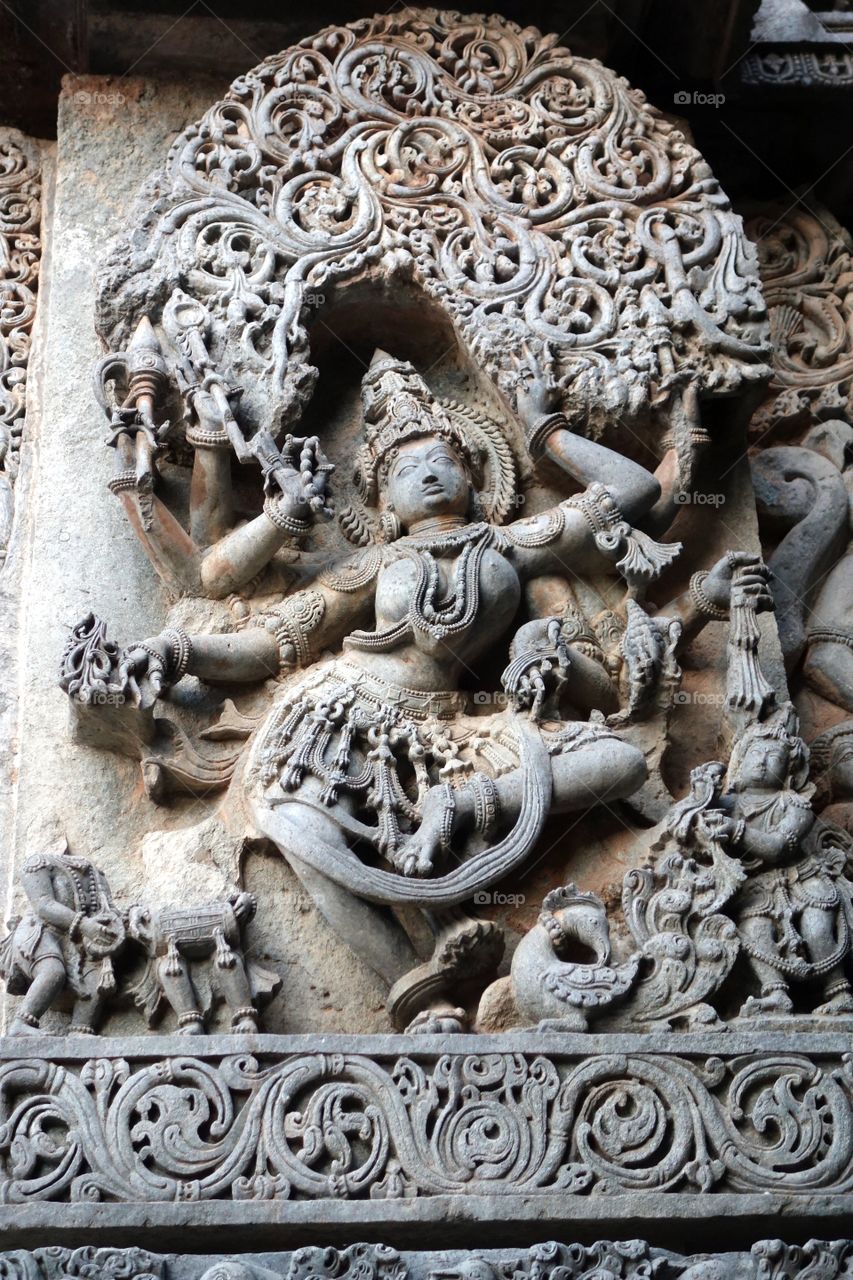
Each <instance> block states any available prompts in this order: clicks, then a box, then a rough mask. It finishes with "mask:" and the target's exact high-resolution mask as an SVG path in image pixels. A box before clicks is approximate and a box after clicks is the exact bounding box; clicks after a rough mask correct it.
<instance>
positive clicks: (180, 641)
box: [163, 627, 193, 684]
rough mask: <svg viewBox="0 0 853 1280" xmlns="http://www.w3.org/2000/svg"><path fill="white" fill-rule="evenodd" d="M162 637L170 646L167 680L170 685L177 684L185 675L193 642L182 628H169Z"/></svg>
mask: <svg viewBox="0 0 853 1280" xmlns="http://www.w3.org/2000/svg"><path fill="white" fill-rule="evenodd" d="M163 635H164V636H165V637H166V638H168V640H169V643H170V644H171V646H172V661H171V664H170V671H169V679H170V682H171V683H172V684H177V683H178V681H179V680H182V679H183V678H184V676H185V675H186V674H187V668H188V667H189V665H190V659H191V658H192V653H193V642H192V640H191V639H190V638H189V636H188V635H187V633H186V631H184V629H183V627H169V629H168V630H167V631H164V632H163Z"/></svg>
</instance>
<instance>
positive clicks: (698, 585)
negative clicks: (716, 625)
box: [690, 569, 729, 622]
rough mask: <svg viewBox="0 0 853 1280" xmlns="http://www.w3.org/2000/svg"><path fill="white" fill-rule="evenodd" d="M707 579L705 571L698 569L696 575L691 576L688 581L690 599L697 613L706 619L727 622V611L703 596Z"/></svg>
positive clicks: (706, 571)
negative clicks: (703, 615) (702, 614)
mask: <svg viewBox="0 0 853 1280" xmlns="http://www.w3.org/2000/svg"><path fill="white" fill-rule="evenodd" d="M707 577H708V570H707V569H700V571H699V572H698V573H694V574H693V577H692V578H691V579H690V598H691V600H692V601H693V603H694V604H695V605H696V608H697V609H698V610H699V612H700V613H704V614H705V616H706V617H707V618H714V619H715V620H716V621H717V622H728V620H729V611H728V609H721V608H720V606H719V605H716V604H714V602H713V600H709V599H708V597H707V596H706V595H705V592H704V589H703V588H704V585H705V579H706V578H707Z"/></svg>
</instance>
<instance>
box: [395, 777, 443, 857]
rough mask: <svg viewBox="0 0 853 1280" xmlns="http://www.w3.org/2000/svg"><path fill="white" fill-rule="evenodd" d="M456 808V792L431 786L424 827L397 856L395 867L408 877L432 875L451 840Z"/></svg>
mask: <svg viewBox="0 0 853 1280" xmlns="http://www.w3.org/2000/svg"><path fill="white" fill-rule="evenodd" d="M454 809H455V803H454V799H453V796H452V793H449V792H448V789H447V788H446V787H444V786H439V787H430V789H429V791H428V792H427V793H426V795H425V796H424V803H423V811H422V814H421V822H420V826H419V827H418V829H417V831H415V832H414V833H413V834H412V835H411V836H409V838H408V840H407V841H406V843H405V844H404V845H403V847H402V848H401V849H400V850H399V851H398V853H397V854H396V855H395V857H394V866H395V867H396V868H397V870H398V871H402V873H403V875H404V876H428V875H431V874H432V872H433V870H434V868H435V863H436V859H437V858H438V855H439V853H440V852H441V847H442V844H443V843H444V842H445V841H446V840H447V839H448V837H449V826H450V824H451V823H452V821H453V813H454Z"/></svg>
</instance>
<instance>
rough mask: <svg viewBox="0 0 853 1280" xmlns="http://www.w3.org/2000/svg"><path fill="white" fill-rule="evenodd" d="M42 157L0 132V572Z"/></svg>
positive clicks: (34, 265) (31, 301)
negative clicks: (1, 303) (0, 303)
mask: <svg viewBox="0 0 853 1280" xmlns="http://www.w3.org/2000/svg"><path fill="white" fill-rule="evenodd" d="M40 222H41V158H40V156H39V152H38V148H37V147H36V145H35V144H34V143H33V142H32V140H31V139H29V138H25V137H24V136H23V134H21V133H19V132H18V131H17V129H5V128H3V129H0V292H2V296H3V312H2V320H0V568H2V565H3V562H4V561H5V559H6V548H7V545H8V542H9V536H10V533H11V530H12V516H13V493H12V491H13V489H14V485H15V479H16V477H17V474H18V466H19V454H20V445H21V435H22V432H23V427H24V415H25V412H26V387H27V362H28V360H29V353H30V337H31V333H32V327H33V322H34V320H35V313H36V291H37V287H38V272H39V262H40V258H41V240H40Z"/></svg>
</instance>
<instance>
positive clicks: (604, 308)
mask: <svg viewBox="0 0 853 1280" xmlns="http://www.w3.org/2000/svg"><path fill="white" fill-rule="evenodd" d="M138 222H139V226H138V227H137V228H136V229H134V230H133V231H132V232H131V233H130V234H129V236H128V237H127V238H126V239H123V240H122V241H121V242H119V243H118V244H117V245H116V247H115V249H114V250H113V252H112V253H111V255H110V257H109V258H108V260H107V262H106V264H105V269H104V271H103V272H102V274H101V288H100V304H99V328H100V332H101V334H102V337H103V338H104V340H105V341H106V342H107V343H108V344H109V345H110V347H111V348H112V349H113V350H118V349H120V348H121V347H122V346H123V344H125V343H126V342H127V340H128V339H129V337H130V336H131V334H132V332H133V328H134V326H135V324H136V323H137V322H138V321H139V320H140V318H141V317H142V316H143V315H144V314H148V315H150V316H151V318H152V319H153V320H155V321H156V320H157V318H158V315H157V313H158V310H159V309H161V308H162V306H163V305H164V304H165V302H166V300H167V299H168V297H169V296H170V294H171V293H172V291H173V289H174V288H175V287H176V286H177V285H180V286H181V287H182V288H184V287H187V285H186V284H185V282H187V281H189V282H190V287H191V288H192V291H193V293H194V295H195V297H196V298H197V299H198V300H199V301H200V302H201V303H202V304H203V307H204V309H205V311H206V313H207V314H208V315H209V317H210V318H211V319H212V320H213V321H214V323H213V325H212V328H211V341H212V342H213V343H214V347H215V350H212V351H211V356H212V358H213V360H214V362H215V364H216V366H217V367H218V368H220V369H221V370H222V371H223V374H224V375H225V376H226V377H227V379H228V380H229V381H230V383H232V384H233V387H235V388H240V389H241V391H242V399H241V402H240V405H241V414H242V416H243V418H244V421H245V424H246V426H247V427H251V426H254V427H255V428H257V429H262V428H264V427H267V428H270V427H272V426H274V425H277V423H278V420H279V418H280V415H281V414H282V412H283V413H284V414H285V416H293V415H296V414H298V412H299V411H300V409H301V407H302V406H303V405H304V404H305V403H306V401H307V399H308V397H309V396H310V393H311V388H312V385H313V381H314V377H315V373H316V371H315V370H314V368H313V367H312V365H311V357H310V351H309V343H308V334H307V326H308V324H309V322H310V319H311V317H312V315H313V314H315V313H316V312H317V310H318V309H319V308H321V307H322V306H323V305H324V304H325V303H327V302H328V301H329V300H330V297H331V295H332V293H333V292H334V291H335V290H336V289H338V288H339V287H340V286H341V285H345V284H346V283H348V282H350V281H355V280H362V279H364V278H366V277H368V276H371V275H372V276H375V277H378V278H379V279H381V280H383V281H384V282H386V283H387V282H388V281H393V282H394V283H395V284H396V285H398V286H400V287H405V286H406V285H407V284H408V283H411V284H412V285H413V286H414V287H415V288H416V289H417V290H418V291H422V292H424V293H426V294H427V295H428V296H429V297H430V298H432V299H433V300H434V301H435V303H436V305H437V306H438V308H440V309H441V310H443V311H444V313H445V314H446V315H447V316H448V317H449V319H450V321H451V323H452V324H453V326H454V327H455V329H456V332H457V334H458V335H459V337H460V338H461V339H462V342H463V343H464V345H465V346H467V348H468V350H469V352H470V353H471V354H472V355H473V356H474V358H475V359H476V361H477V363H478V365H479V366H480V367H481V368H483V369H484V370H485V371H486V372H487V374H488V375H489V376H490V377H491V378H492V379H493V380H494V381H495V382H496V383H497V384H498V386H499V387H500V389H501V390H502V392H503V394H504V397H505V398H506V400H507V402H508V403H509V404H510V405H512V404H513V402H514V397H515V391H516V388H517V386H518V383H519V379H520V378H523V376H524V372H523V371H524V368H525V351H528V350H530V351H535V352H536V353H537V355H538V357H539V358H540V360H541V359H542V358H543V356H546V357H547V356H553V357H554V360H555V376H556V377H557V378H558V380H559V381H560V382H561V385H562V387H563V389H564V390H565V391H566V392H567V393H569V394H568V395H567V398H566V402H567V403H568V404H571V405H573V406H576V408H577V411H578V420H579V422H580V423H582V424H584V425H586V426H587V427H588V428H589V429H591V430H593V431H600V430H602V429H603V428H604V426H605V425H606V423H607V422H608V421H609V422H613V421H614V420H615V419H616V418H618V417H620V416H621V417H622V418H625V419H627V420H633V421H635V422H639V421H642V420H644V419H645V418H646V417H647V415H648V411H649V408H650V406H651V405H652V404H654V405H656V406H657V407H658V409H659V411H661V412H662V413H663V414H664V416H666V406H667V405H668V404H669V403H670V399H671V397H672V396H673V395H674V391H673V389H674V388H675V387H676V386H683V385H684V383H685V382H688V383H689V382H693V383H695V384H696V385H697V386H698V387H699V389H700V390H701V391H702V392H703V393H705V394H716V393H720V392H731V391H734V390H736V389H737V388H738V386H740V385H741V384H742V382H743V381H744V380H749V379H752V378H756V377H758V378H760V377H762V376H764V372H765V368H764V365H763V359H764V357H765V356H766V354H767V349H766V346H765V338H766V327H765V323H764V305H763V301H762V299H761V295H760V292H759V290H758V284H757V271H756V266H755V261H754V255H753V252H752V249H751V246H750V245H749V244H748V242H747V241H746V239H745V237H744V236H743V232H742V228H741V224H740V219H739V218H738V217H737V216H736V215H735V214H733V213H732V212H731V210H730V208H729V205H728V201H727V199H726V197H725V196H724V195H723V194H722V193H721V192H720V190H719V187H718V185H717V183H716V181H715V179H714V178H713V176H712V175H711V173H710V170H709V169H708V166H707V165H706V164H705V162H704V161H703V160H702V158H701V156H700V155H699V154H698V152H696V151H695V149H694V148H693V147H692V146H691V145H690V144H689V143H688V142H687V140H686V139H685V137H684V135H683V134H682V133H680V132H679V131H678V130H677V129H676V128H675V127H674V126H673V125H672V124H671V123H670V122H669V121H667V120H666V119H665V118H664V117H663V116H662V115H661V114H660V113H658V112H657V111H656V110H654V109H653V108H651V107H650V106H649V105H648V104H647V103H646V102H645V100H644V98H643V97H642V95H641V94H639V93H638V92H637V91H636V90H633V89H631V88H629V86H628V85H627V84H626V82H625V81H624V80H622V79H620V78H619V77H618V76H616V75H615V74H614V73H613V72H611V71H609V70H608V69H607V68H605V67H603V66H602V65H601V64H600V63H598V62H596V61H588V60H585V59H583V58H579V57H575V56H573V55H572V54H571V53H570V52H569V51H568V50H567V49H565V48H562V47H560V46H559V45H558V44H557V43H556V40H555V38H554V37H553V36H542V35H540V33H539V32H537V31H536V30H535V29H534V28H532V27H527V28H525V29H524V30H521V29H520V28H519V27H517V26H516V25H515V24H514V23H512V22H509V21H507V20H506V19H504V18H502V17H500V16H495V17H490V18H483V17H470V18H463V17H460V15H458V14H456V13H451V12H447V13H445V12H442V11H439V10H421V11H418V12H417V13H413V12H411V11H405V12H403V13H400V14H386V15H381V16H378V17H376V18H372V19H366V20H361V21H358V22H354V23H351V24H349V25H348V26H342V27H332V28H328V29H326V30H325V31H323V32H321V33H320V34H319V35H317V36H315V37H312V38H310V39H306V40H305V41H303V42H302V43H301V44H300V45H297V46H295V47H293V48H291V49H288V50H285V51H284V52H282V53H281V54H278V55H276V56H275V57H272V58H269V59H267V60H266V61H265V62H263V63H261V64H260V65H259V66H258V67H256V68H255V69H254V70H252V71H250V72H248V73H247V74H246V75H244V76H241V77H240V78H239V79H238V80H236V81H235V82H234V84H233V85H232V88H231V91H230V93H229V95H228V97H226V98H225V99H224V100H223V101H221V102H218V103H216V104H215V105H214V106H213V107H211V108H210V109H209V111H208V112H207V113H206V115H205V116H204V117H203V118H202V119H201V120H200V121H199V122H198V124H196V125H193V126H191V127H189V128H188V129H186V130H185V131H184V132H183V134H181V136H180V137H179V138H178V139H177V141H176V142H175V144H174V146H173V148H172V151H171V153H170V156H169V160H168V163H167V166H166V168H165V170H164V171H163V172H161V173H160V174H157V175H155V176H154V177H153V179H152V180H151V181H150V182H149V183H148V184H147V186H146V187H145V189H144V195H143V199H142V202H141V204H140V206H139V216H138ZM247 375H250V376H247ZM675 403H676V401H675V399H673V400H672V405H673V406H674V405H675Z"/></svg>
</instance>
